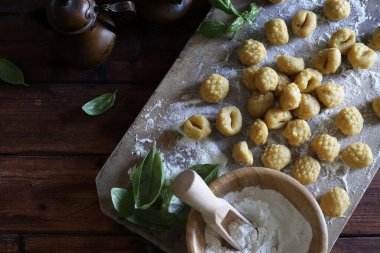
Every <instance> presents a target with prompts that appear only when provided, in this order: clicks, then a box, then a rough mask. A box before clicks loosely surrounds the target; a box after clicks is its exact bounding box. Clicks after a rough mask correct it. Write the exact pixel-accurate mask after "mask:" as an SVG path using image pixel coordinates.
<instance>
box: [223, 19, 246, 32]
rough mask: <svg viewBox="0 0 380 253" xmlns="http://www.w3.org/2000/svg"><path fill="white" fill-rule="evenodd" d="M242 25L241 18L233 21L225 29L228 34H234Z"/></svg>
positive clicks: (242, 20)
mask: <svg viewBox="0 0 380 253" xmlns="http://www.w3.org/2000/svg"><path fill="white" fill-rule="evenodd" d="M243 24H244V18H242V17H238V18H236V19H235V20H234V22H232V23H231V24H230V25H229V26H228V28H227V32H229V33H234V32H236V31H237V30H239V29H240V28H241V27H242V26H243Z"/></svg>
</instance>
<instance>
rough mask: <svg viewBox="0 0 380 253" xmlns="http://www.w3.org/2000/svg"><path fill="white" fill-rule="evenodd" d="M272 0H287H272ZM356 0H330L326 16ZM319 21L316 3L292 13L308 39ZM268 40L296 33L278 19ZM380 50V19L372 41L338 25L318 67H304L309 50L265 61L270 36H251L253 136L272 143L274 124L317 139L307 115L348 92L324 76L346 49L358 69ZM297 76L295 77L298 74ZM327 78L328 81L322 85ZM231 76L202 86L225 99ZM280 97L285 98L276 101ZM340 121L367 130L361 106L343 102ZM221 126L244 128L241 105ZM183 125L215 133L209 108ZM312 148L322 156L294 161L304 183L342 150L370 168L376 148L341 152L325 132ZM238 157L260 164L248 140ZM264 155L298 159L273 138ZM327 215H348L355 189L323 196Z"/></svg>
mask: <svg viewBox="0 0 380 253" xmlns="http://www.w3.org/2000/svg"><path fill="white" fill-rule="evenodd" d="M269 1H270V2H273V3H279V2H283V0H269ZM350 11H351V10H350V3H349V2H348V1H347V0H325V1H324V5H323V12H324V15H325V16H326V17H327V18H328V19H330V20H340V19H345V18H347V17H348V16H349V15H350ZM316 27H317V15H316V14H315V13H313V12H311V11H309V10H301V11H299V12H298V13H297V14H296V15H295V16H294V17H293V19H292V24H291V30H292V33H293V34H294V35H295V36H297V37H300V38H307V37H308V36H310V35H311V34H312V33H313V32H314V31H315V29H316ZM264 35H265V38H266V39H267V41H268V42H269V43H270V44H272V45H275V46H280V45H284V44H287V43H288V42H289V32H288V28H287V26H286V23H285V21H284V20H282V19H279V18H276V19H273V20H270V21H268V22H267V23H266V24H265V26H264ZM374 50H380V26H379V27H378V28H377V29H376V30H375V31H374V33H373V35H372V39H371V41H370V43H369V45H368V46H367V45H364V44H363V43H357V42H356V35H355V32H354V31H352V30H350V29H346V28H343V29H339V30H337V31H336V32H335V33H333V34H332V35H331V38H330V40H329V43H328V48H326V49H323V50H321V51H320V52H318V53H317V54H316V55H315V56H314V58H313V61H312V67H311V68H307V67H306V66H305V62H304V59H303V58H302V57H291V56H286V55H279V56H277V57H276V61H277V63H276V66H277V70H274V69H272V68H270V67H261V68H260V67H258V66H257V64H258V63H260V62H261V61H262V60H263V59H265V58H266V53H267V52H266V49H265V46H264V45H263V43H261V42H259V41H257V40H254V39H248V40H245V41H243V42H242V44H241V45H240V47H239V48H238V51H237V54H238V57H239V59H240V61H241V63H243V64H244V65H247V66H248V67H247V68H246V70H245V71H244V73H243V76H242V80H243V84H244V86H245V87H246V88H247V89H248V90H250V91H251V92H252V95H251V96H250V98H249V99H248V103H247V110H248V113H249V114H250V116H252V118H254V119H255V121H254V122H253V123H252V125H251V126H250V127H249V130H248V136H249V139H250V141H251V142H252V143H253V144H254V145H265V144H266V142H267V138H268V135H269V131H270V130H276V129H283V130H282V135H283V137H284V138H285V139H286V140H287V143H288V145H289V146H292V147H299V146H301V145H305V144H306V143H307V142H308V141H310V137H311V131H310V127H309V125H308V122H307V120H309V119H311V118H313V117H315V116H316V115H318V114H319V112H320V110H321V105H320V104H322V105H323V106H325V107H326V108H334V107H337V106H338V105H339V104H340V103H341V102H342V101H343V99H344V96H345V92H344V89H343V88H342V86H340V85H339V84H337V83H334V82H327V83H325V84H322V79H323V75H327V74H332V73H335V72H336V71H337V69H338V68H339V66H340V65H341V59H342V55H345V56H347V59H348V61H349V63H350V64H351V65H352V68H353V69H355V70H359V71H360V69H369V68H371V66H372V65H373V64H374V63H375V61H376V59H377V54H376V52H375V51H374ZM291 79H293V80H294V82H292V81H291ZM321 84H322V85H321ZM228 92H229V81H228V80H227V79H226V78H225V77H223V76H221V75H219V74H212V75H210V76H208V77H207V78H206V79H205V80H204V81H203V82H202V83H201V85H200V97H201V98H202V99H203V100H204V101H206V102H208V103H219V102H221V101H223V99H224V98H225V97H226V96H227V95H228ZM276 104H279V106H278V107H276ZM372 109H373V111H374V112H375V114H376V115H377V116H378V117H379V118H380V97H378V98H376V99H375V100H374V101H373V102H372ZM335 123H336V127H337V128H338V129H339V130H340V131H341V132H342V133H343V134H344V135H347V136H353V135H358V134H360V132H361V131H362V129H363V124H364V118H363V116H362V114H361V113H360V111H359V110H358V109H357V108H356V107H354V106H349V107H346V108H343V109H342V110H341V111H340V112H339V113H338V114H337V116H336V118H335ZM216 128H217V130H218V131H219V132H220V133H221V134H223V135H225V136H233V135H236V134H238V133H240V131H241V128H242V114H241V112H240V110H239V108H237V107H236V106H227V107H224V108H222V109H221V110H220V112H219V113H218V115H217V116H216ZM183 130H184V132H185V134H186V135H187V136H188V137H189V138H192V139H195V140H200V139H203V138H205V137H207V136H208V135H210V134H211V132H212V129H211V124H210V122H209V121H208V119H206V118H205V117H204V116H203V115H199V114H197V115H193V116H191V117H190V118H188V119H187V120H186V121H185V123H184V125H183ZM310 148H311V150H312V151H313V152H314V153H315V155H316V158H317V159H318V160H319V161H318V160H317V159H315V158H313V157H311V156H307V155H306V156H303V157H301V158H300V159H298V160H296V161H295V162H294V163H293V164H292V176H293V177H294V178H295V179H297V180H298V181H299V182H300V183H302V184H309V183H313V182H316V181H317V178H318V176H319V173H320V170H321V166H320V162H322V163H327V164H328V163H332V162H334V161H335V160H336V159H337V157H338V156H339V154H341V157H342V160H343V162H344V163H345V164H347V165H348V166H350V167H352V168H355V169H363V168H366V167H368V166H370V165H371V164H372V162H373V155H372V151H371V149H370V147H369V146H368V145H367V144H365V143H361V142H356V143H352V144H350V145H348V146H347V147H346V148H345V149H344V150H342V151H341V147H340V143H339V142H338V140H337V138H335V137H334V136H330V135H328V134H321V135H319V136H317V137H315V138H314V139H313V140H311V142H310ZM232 158H233V159H234V161H235V162H236V163H239V164H241V165H244V166H250V165H252V164H253V162H254V161H253V160H254V159H253V154H252V152H251V150H250V148H249V146H248V143H247V141H241V142H238V143H236V144H234V146H233V149H232ZM261 161H262V163H263V165H264V166H265V167H268V168H271V169H275V170H282V169H283V168H284V167H286V166H287V165H289V163H290V162H291V151H290V150H289V148H288V147H286V146H285V145H280V144H272V145H268V146H266V147H265V149H264V152H263V155H262V157H261ZM320 205H321V208H322V210H323V211H324V212H325V214H326V215H329V216H333V217H340V216H343V214H344V212H345V211H346V210H347V208H348V207H349V205H350V201H349V196H348V194H347V192H346V191H345V190H344V189H341V188H339V187H337V188H334V189H332V190H331V191H329V192H327V193H326V194H325V195H324V196H323V197H322V198H321V201H320Z"/></svg>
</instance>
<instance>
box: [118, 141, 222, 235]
mask: <svg viewBox="0 0 380 253" xmlns="http://www.w3.org/2000/svg"><path fill="white" fill-rule="evenodd" d="M219 168H220V166H219V165H218V164H197V165H194V166H193V167H191V168H190V169H193V170H194V171H196V172H197V173H198V174H199V175H200V176H201V177H202V178H203V180H205V182H206V183H210V182H212V181H213V180H214V179H216V178H217V177H218V172H219ZM164 174H165V173H164V170H163V164H162V160H161V157H160V154H159V153H158V152H157V151H156V144H155V143H154V144H153V147H152V149H151V150H150V151H149V153H148V155H147V156H146V157H145V158H144V160H143V161H142V162H141V163H140V164H138V165H137V167H136V171H135V174H134V176H133V183H132V185H133V188H132V190H127V189H123V188H112V190H111V198H112V203H113V205H114V208H115V209H116V211H117V212H118V214H119V216H120V217H121V218H123V219H126V220H127V221H129V222H131V223H133V224H136V225H140V226H144V227H147V228H154V229H166V228H169V227H172V226H173V225H175V224H177V225H178V224H181V223H183V222H184V221H186V219H187V216H188V214H189V211H190V208H189V206H187V205H185V204H183V203H181V204H180V205H179V206H177V208H176V210H175V212H169V206H170V203H171V201H172V198H173V192H172V190H171V187H170V184H165V183H164V180H163V175H164Z"/></svg>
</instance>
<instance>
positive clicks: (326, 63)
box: [313, 48, 342, 74]
mask: <svg viewBox="0 0 380 253" xmlns="http://www.w3.org/2000/svg"><path fill="white" fill-rule="evenodd" d="M341 62H342V56H341V53H340V51H339V49H337V48H327V49H323V50H321V51H319V52H318V54H317V55H316V56H315V57H314V59H313V67H314V68H315V69H316V70H318V71H319V72H321V73H322V74H332V73H335V72H336V70H337V69H338V68H339V66H340V64H341Z"/></svg>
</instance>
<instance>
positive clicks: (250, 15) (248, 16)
mask: <svg viewBox="0 0 380 253" xmlns="http://www.w3.org/2000/svg"><path fill="white" fill-rule="evenodd" d="M260 10H261V8H260V7H259V6H257V4H255V3H251V4H250V9H249V11H245V12H244V13H242V17H243V18H244V19H245V20H246V21H247V22H248V23H249V24H250V25H252V23H253V21H254V20H255V19H256V18H257V17H258V16H259V14H260Z"/></svg>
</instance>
